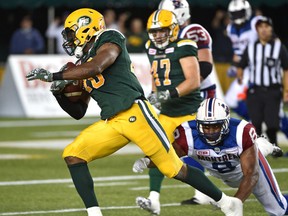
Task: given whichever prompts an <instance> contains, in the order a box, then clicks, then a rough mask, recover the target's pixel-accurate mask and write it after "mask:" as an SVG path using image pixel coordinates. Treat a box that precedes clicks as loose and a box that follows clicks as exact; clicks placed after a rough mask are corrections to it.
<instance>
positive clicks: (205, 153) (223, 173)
mask: <svg viewBox="0 0 288 216" xmlns="http://www.w3.org/2000/svg"><path fill="white" fill-rule="evenodd" d="M229 131H230V132H229V134H228V135H227V136H226V137H225V138H224V139H223V141H222V143H221V145H216V146H211V145H209V144H207V143H206V142H205V141H204V140H203V138H202V137H201V136H200V135H199V133H198V131H197V129H196V121H195V120H194V121H189V122H185V123H183V124H181V125H180V126H179V127H178V128H177V130H176V132H175V141H176V143H177V144H178V145H180V146H181V148H182V149H183V150H184V151H185V152H186V154H187V155H188V156H189V157H192V158H194V159H196V160H197V161H198V162H199V163H200V164H201V165H202V166H203V167H204V168H206V169H207V170H208V171H209V173H210V174H211V175H212V176H215V177H217V178H219V179H221V180H222V181H223V182H224V183H225V184H227V185H229V186H230V187H235V188H238V187H239V185H240V183H241V181H242V178H243V172H242V169H241V161H240V157H241V154H242V153H243V152H244V151H246V150H247V149H248V148H250V147H251V146H253V145H254V142H255V139H256V137H257V135H256V131H255V128H254V127H253V125H252V124H250V123H249V122H247V121H245V120H238V119H234V118H231V119H230V123H229ZM258 157H259V179H258V182H257V183H256V185H255V187H254V188H253V194H254V195H255V196H256V198H257V199H258V200H259V202H260V203H261V204H262V205H263V207H264V208H265V210H266V212H268V213H269V214H270V215H284V214H285V211H287V200H286V199H285V197H284V196H283V195H282V194H281V192H280V189H279V186H278V183H277V181H276V178H275V176H274V174H273V171H272V169H271V168H270V166H269V164H268V162H267V161H266V159H265V157H264V156H263V155H262V153H261V152H260V151H258Z"/></svg>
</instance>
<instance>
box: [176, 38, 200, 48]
mask: <svg viewBox="0 0 288 216" xmlns="http://www.w3.org/2000/svg"><path fill="white" fill-rule="evenodd" d="M186 45H189V46H193V47H195V48H198V47H197V44H196V42H195V41H193V40H189V39H182V40H180V41H178V42H177V47H181V46H186Z"/></svg>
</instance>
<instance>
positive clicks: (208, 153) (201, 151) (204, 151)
mask: <svg viewBox="0 0 288 216" xmlns="http://www.w3.org/2000/svg"><path fill="white" fill-rule="evenodd" d="M196 154H197V155H200V156H209V155H210V152H209V151H208V150H197V151H196Z"/></svg>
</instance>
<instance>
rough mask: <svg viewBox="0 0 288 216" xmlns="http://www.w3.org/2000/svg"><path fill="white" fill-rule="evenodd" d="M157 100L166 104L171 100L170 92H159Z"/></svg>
mask: <svg viewBox="0 0 288 216" xmlns="http://www.w3.org/2000/svg"><path fill="white" fill-rule="evenodd" d="M157 99H158V101H159V102H160V103H165V102H166V101H167V100H169V99H171V96H170V91H169V90H166V91H159V92H157Z"/></svg>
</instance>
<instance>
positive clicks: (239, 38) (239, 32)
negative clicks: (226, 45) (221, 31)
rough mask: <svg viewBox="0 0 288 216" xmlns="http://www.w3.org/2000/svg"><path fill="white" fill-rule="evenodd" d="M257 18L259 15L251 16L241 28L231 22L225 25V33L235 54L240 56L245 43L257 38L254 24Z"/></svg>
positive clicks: (245, 45)
mask: <svg viewBox="0 0 288 216" xmlns="http://www.w3.org/2000/svg"><path fill="white" fill-rule="evenodd" d="M259 18H260V16H256V17H254V18H252V19H251V20H250V21H249V22H246V23H245V24H243V26H241V28H237V27H236V25H235V24H231V23H230V24H229V25H228V26H227V29H226V30H227V35H228V37H229V38H230V40H231V42H232V47H233V50H234V54H235V55H237V56H242V54H243V53H244V50H245V49H246V47H247V45H248V44H249V43H250V42H254V41H256V40H257V38H258V35H257V31H256V28H255V24H256V21H257V20H258V19H259Z"/></svg>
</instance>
